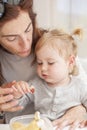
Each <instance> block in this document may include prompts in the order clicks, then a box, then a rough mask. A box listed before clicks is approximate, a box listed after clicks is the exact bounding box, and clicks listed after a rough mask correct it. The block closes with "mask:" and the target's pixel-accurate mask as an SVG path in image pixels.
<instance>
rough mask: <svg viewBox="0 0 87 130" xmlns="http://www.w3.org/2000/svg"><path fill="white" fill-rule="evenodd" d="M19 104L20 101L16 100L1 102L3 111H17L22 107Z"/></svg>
mask: <svg viewBox="0 0 87 130" xmlns="http://www.w3.org/2000/svg"><path fill="white" fill-rule="evenodd" d="M17 105H18V101H17V100H14V101H10V102H8V103H4V104H1V105H0V108H1V110H2V111H16V110H18V109H19V108H22V107H21V106H17Z"/></svg>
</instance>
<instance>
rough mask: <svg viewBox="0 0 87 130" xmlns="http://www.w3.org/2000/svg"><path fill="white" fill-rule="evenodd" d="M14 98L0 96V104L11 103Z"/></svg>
mask: <svg viewBox="0 0 87 130" xmlns="http://www.w3.org/2000/svg"><path fill="white" fill-rule="evenodd" d="M13 98H14V97H13V95H6V96H5V95H4V96H3V95H1V96H0V104H2V103H6V102H9V101H11V100H12V99H13Z"/></svg>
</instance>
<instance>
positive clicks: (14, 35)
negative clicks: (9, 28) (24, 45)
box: [2, 34, 18, 37]
mask: <svg viewBox="0 0 87 130" xmlns="http://www.w3.org/2000/svg"><path fill="white" fill-rule="evenodd" d="M16 36H18V35H17V34H11V35H10V34H9V35H2V37H16Z"/></svg>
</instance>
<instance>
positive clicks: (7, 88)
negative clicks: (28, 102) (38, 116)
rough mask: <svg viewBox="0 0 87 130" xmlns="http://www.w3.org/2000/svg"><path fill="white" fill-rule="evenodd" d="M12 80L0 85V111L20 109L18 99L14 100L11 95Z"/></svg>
mask: <svg viewBox="0 0 87 130" xmlns="http://www.w3.org/2000/svg"><path fill="white" fill-rule="evenodd" d="M13 84H14V82H10V83H7V84H4V85H3V86H1V87H0V111H10V112H12V111H18V110H20V109H22V107H21V106H18V101H17V100H14V96H13V95H12V93H13V89H12V88H11V86H12V85H13Z"/></svg>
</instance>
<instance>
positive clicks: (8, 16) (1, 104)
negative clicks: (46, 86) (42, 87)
mask: <svg viewBox="0 0 87 130" xmlns="http://www.w3.org/2000/svg"><path fill="white" fill-rule="evenodd" d="M32 6H33V1H32V0H22V1H21V2H20V3H19V4H17V5H11V4H9V3H4V9H5V10H4V11H3V13H2V15H1V18H0V45H1V47H0V64H1V71H0V72H1V76H0V83H1V88H0V111H1V112H3V111H5V112H6V113H5V122H6V123H8V122H9V120H10V118H12V117H14V116H17V115H22V114H29V113H31V111H29V110H28V108H27V107H26V108H24V109H23V108H22V107H21V106H18V101H17V100H15V99H14V97H13V96H12V94H11V93H12V91H13V89H12V88H11V86H12V85H13V84H14V82H15V81H14V80H17V81H18V80H25V81H28V80H29V79H32V77H33V76H34V75H35V66H32V65H31V63H32V60H33V50H34V46H35V43H36V41H37V40H38V38H39V35H40V34H41V33H39V31H38V30H37V29H36V26H35V24H36V23H35V17H36V15H35V13H34V12H33V9H32ZM11 81H13V82H11ZM7 82H8V84H7ZM9 82H10V83H9ZM3 83H5V84H3ZM15 111H16V112H15ZM79 112H80V113H82V114H84V113H85V109H84V108H83V107H82V106H78V107H75V108H72V109H70V110H69V111H68V112H67V113H66V115H65V116H63V117H62V118H60V119H59V120H57V121H55V122H54V125H57V124H58V125H60V127H62V128H63V127H64V126H66V125H67V124H72V125H71V126H74V127H75V126H76V124H75V123H76V121H77V120H78V121H80V118H82V115H81V117H80V118H78V115H79ZM1 114H2V113H1ZM73 115H74V116H73ZM1 117H2V116H1ZM66 120H67V122H66ZM73 124H74V125H73Z"/></svg>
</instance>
